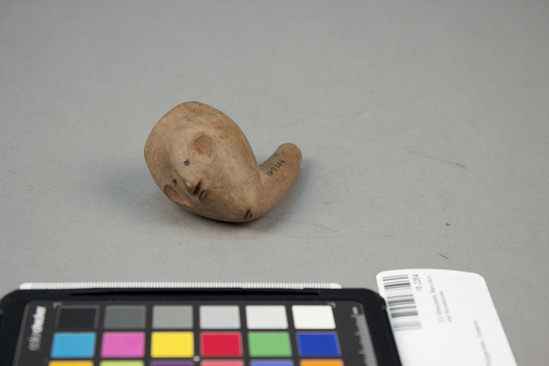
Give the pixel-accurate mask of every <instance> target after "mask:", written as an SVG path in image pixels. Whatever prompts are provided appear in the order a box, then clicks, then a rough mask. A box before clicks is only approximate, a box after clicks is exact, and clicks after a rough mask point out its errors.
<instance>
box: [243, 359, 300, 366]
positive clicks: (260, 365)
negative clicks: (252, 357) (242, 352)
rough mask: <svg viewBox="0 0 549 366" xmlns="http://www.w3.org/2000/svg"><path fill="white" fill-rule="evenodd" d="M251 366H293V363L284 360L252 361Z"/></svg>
mask: <svg viewBox="0 0 549 366" xmlns="http://www.w3.org/2000/svg"><path fill="white" fill-rule="evenodd" d="M251 366H294V363H293V361H286V360H268V361H252V365H251Z"/></svg>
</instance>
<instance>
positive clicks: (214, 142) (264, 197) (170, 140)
mask: <svg viewBox="0 0 549 366" xmlns="http://www.w3.org/2000/svg"><path fill="white" fill-rule="evenodd" d="M145 161H146V162H147V166H148V167H149V170H150V172H151V175H152V176H153V178H154V181H155V182H156V184H157V185H158V187H160V189H161V190H162V191H163V192H164V193H165V194H166V196H168V197H169V198H170V199H171V200H172V201H174V202H176V203H178V204H180V205H182V206H183V207H185V208H186V209H187V210H189V211H191V212H193V213H195V214H197V215H201V216H205V217H208V218H211V219H215V220H220V221H229V222H244V221H250V220H254V219H257V218H259V217H261V216H263V215H265V214H266V213H267V212H269V211H270V210H271V209H272V208H273V207H274V206H275V205H276V204H277V203H278V202H279V201H280V200H281V199H282V197H284V195H285V194H286V192H287V191H288V189H289V188H290V186H291V185H292V183H293V181H294V179H295V177H296V175H297V172H298V170H299V164H300V162H301V151H300V150H299V148H298V147H297V146H295V145H294V144H291V143H286V144H283V145H281V146H279V147H278V149H276V151H275V152H274V153H273V154H272V155H271V156H270V157H269V158H268V159H267V160H266V161H265V162H264V163H263V164H261V165H260V166H258V164H257V160H256V158H255V155H254V153H253V151H252V148H251V147H250V144H249V143H248V140H247V139H246V136H244V133H242V131H241V130H240V128H239V127H238V126H237V125H236V123H234V122H233V120H232V119H230V118H229V117H228V116H227V115H225V114H224V113H223V112H221V111H219V110H217V109H215V108H213V107H211V106H209V105H206V104H204V103H200V102H186V103H183V104H180V105H178V106H177V107H175V108H173V109H172V110H171V111H169V112H168V113H167V114H166V115H165V116H164V117H162V119H160V121H158V123H157V124H156V126H155V127H154V128H153V130H152V131H151V133H150V135H149V137H148V139H147V142H146V143H145Z"/></svg>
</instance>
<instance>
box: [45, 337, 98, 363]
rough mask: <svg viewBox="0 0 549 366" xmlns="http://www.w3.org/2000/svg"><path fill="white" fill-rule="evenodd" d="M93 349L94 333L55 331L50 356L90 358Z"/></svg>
mask: <svg viewBox="0 0 549 366" xmlns="http://www.w3.org/2000/svg"><path fill="white" fill-rule="evenodd" d="M94 350H95V333H55V334H54V335H53V345H52V348H51V358H71V357H75V358H91V357H93V354H94Z"/></svg>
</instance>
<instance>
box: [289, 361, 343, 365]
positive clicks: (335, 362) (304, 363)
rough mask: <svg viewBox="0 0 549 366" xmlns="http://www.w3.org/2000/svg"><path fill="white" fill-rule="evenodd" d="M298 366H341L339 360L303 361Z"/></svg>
mask: <svg viewBox="0 0 549 366" xmlns="http://www.w3.org/2000/svg"><path fill="white" fill-rule="evenodd" d="M299 365H300V366H343V361H341V360H303V361H301V363H300V364H299Z"/></svg>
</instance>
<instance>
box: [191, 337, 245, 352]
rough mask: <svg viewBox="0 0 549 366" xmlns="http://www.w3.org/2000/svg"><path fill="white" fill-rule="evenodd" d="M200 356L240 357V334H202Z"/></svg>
mask: <svg viewBox="0 0 549 366" xmlns="http://www.w3.org/2000/svg"><path fill="white" fill-rule="evenodd" d="M200 345H201V346H200V354H201V355H202V356H204V357H240V356H242V337H241V335H240V332H202V333H201V334H200Z"/></svg>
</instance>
